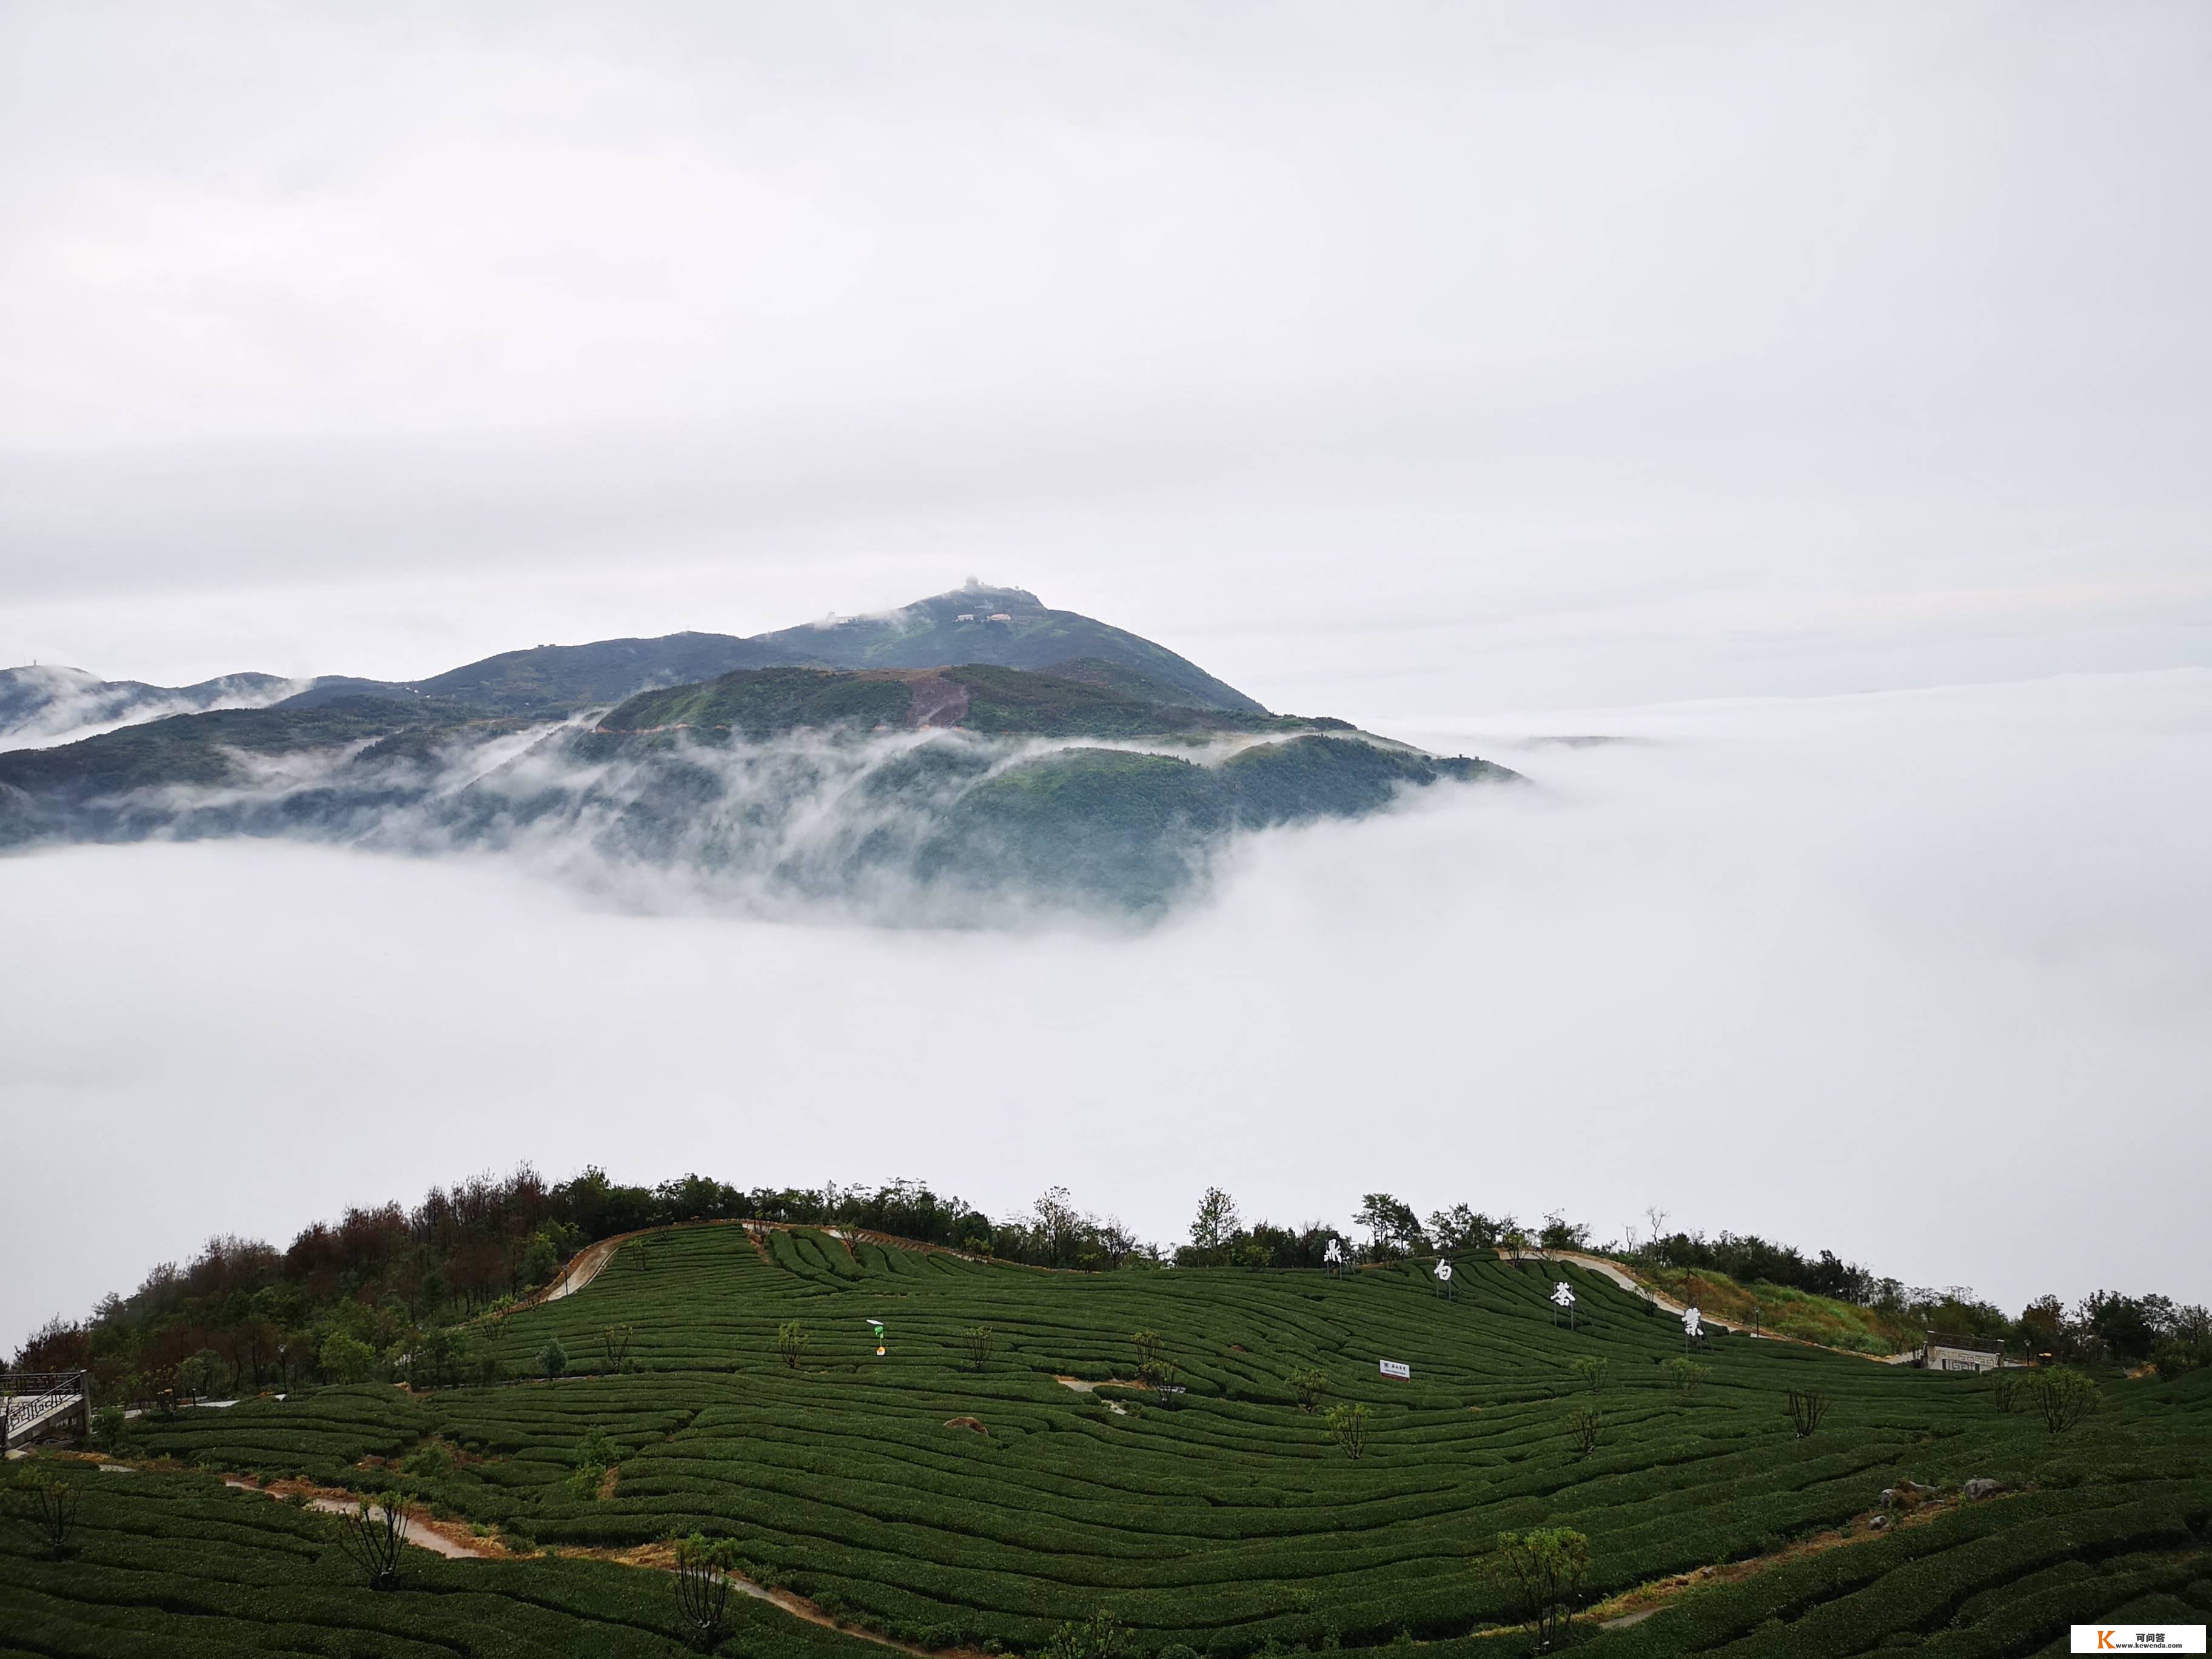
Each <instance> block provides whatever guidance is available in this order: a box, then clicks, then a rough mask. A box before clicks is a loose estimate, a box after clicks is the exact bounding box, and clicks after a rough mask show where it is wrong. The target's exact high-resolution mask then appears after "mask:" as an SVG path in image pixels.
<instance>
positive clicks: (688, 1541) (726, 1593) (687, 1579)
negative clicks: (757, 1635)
mask: <svg viewBox="0 0 2212 1659" xmlns="http://www.w3.org/2000/svg"><path fill="white" fill-rule="evenodd" d="M735 1553H736V1546H735V1545H733V1544H732V1543H731V1542H730V1541H729V1540H727V1539H726V1538H718V1539H716V1540H714V1541H713V1542H712V1543H709V1542H708V1541H707V1540H706V1539H705V1538H703V1537H702V1536H701V1535H700V1534H697V1533H696V1532H695V1533H693V1534H691V1535H690V1537H689V1538H685V1539H682V1540H679V1541H678V1543H677V1546H676V1611H677V1614H678V1618H679V1619H680V1620H682V1621H683V1625H684V1634H685V1635H687V1636H688V1637H690V1640H691V1645H692V1646H693V1647H695V1648H696V1649H697V1650H699V1651H700V1652H702V1653H711V1652H712V1651H713V1650H714V1645H715V1644H717V1643H718V1642H720V1640H721V1639H722V1631H723V1626H724V1624H725V1621H726V1619H727V1617H728V1614H729V1607H730V1571H731V1567H732V1564H733V1562H734V1559H735Z"/></svg>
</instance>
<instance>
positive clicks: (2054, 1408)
mask: <svg viewBox="0 0 2212 1659" xmlns="http://www.w3.org/2000/svg"><path fill="white" fill-rule="evenodd" d="M2027 1397H2028V1400H2029V1402H2030V1403H2031V1404H2033V1406H2034V1407H2035V1409H2036V1410H2037V1411H2039V1412H2040V1413H2042V1414H2043V1424H2044V1426H2045V1428H2047V1429H2049V1430H2050V1431H2051V1433H2053V1434H2063V1433H2065V1431H2067V1430H2069V1429H2070V1428H2072V1427H2073V1426H2074V1425H2075V1424H2076V1423H2079V1422H2080V1421H2081V1419H2083V1418H2085V1417H2087V1415H2088V1414H2089V1413H2091V1412H2093V1411H2094V1410H2096V1408H2097V1385H2096V1384H2095V1383H2093V1382H2092V1381H2090V1380H2089V1378H2087V1376H2083V1375H2082V1374H2081V1372H2080V1371H2077V1370H2075V1369H2074V1368H2073V1367H2072V1366H2070V1365H2052V1366H2051V1367H2049V1368H2048V1369H2046V1370H2039V1371H2037V1372H2035V1373H2034V1374H2033V1376H2030V1377H2029V1378H2028V1379H2027Z"/></svg>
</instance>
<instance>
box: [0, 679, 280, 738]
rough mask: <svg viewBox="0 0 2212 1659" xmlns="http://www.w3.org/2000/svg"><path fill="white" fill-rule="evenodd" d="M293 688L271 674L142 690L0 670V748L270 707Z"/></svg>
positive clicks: (134, 684)
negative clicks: (175, 717) (168, 717)
mask: <svg viewBox="0 0 2212 1659" xmlns="http://www.w3.org/2000/svg"><path fill="white" fill-rule="evenodd" d="M294 684H295V682H293V681H291V680H288V679H284V678H281V677H280V676H278V675H276V674H226V675H224V676H223V677H222V678H220V679H212V680H202V681H201V682H200V683H199V684H197V685H147V684H143V683H141V682H139V681H137V680H104V679H101V678H100V676H99V675H97V674H88V673H87V672H86V671H84V670H83V669H82V668H64V667H60V666H58V665H49V664H44V663H40V664H35V665H31V666H28V667H24V668H0V748H13V747H20V746H22V745H26V744H36V743H51V742H53V741H55V740H57V739H58V738H64V737H71V736H82V735H84V734H85V733H87V732H91V731H96V730H98V729H100V728H102V727H106V726H121V725H127V724H130V723H131V722H134V721H137V720H158V719H160V718H161V716H162V715H164V714H196V713H198V712H200V711H201V710H204V709H209V708H255V707H258V706H260V705H262V704H265V703H270V702H276V700H277V699H278V698H279V697H281V696H284V695H285V693H286V692H288V691H289V690H291V689H292V687H293V685H294Z"/></svg>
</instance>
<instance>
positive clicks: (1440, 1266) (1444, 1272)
mask: <svg viewBox="0 0 2212 1659" xmlns="http://www.w3.org/2000/svg"><path fill="white" fill-rule="evenodd" d="M1437 1278H1438V1279H1443V1282H1444V1283H1445V1284H1447V1285H1449V1284H1450V1283H1451V1263H1450V1262H1449V1261H1439V1262H1437Z"/></svg>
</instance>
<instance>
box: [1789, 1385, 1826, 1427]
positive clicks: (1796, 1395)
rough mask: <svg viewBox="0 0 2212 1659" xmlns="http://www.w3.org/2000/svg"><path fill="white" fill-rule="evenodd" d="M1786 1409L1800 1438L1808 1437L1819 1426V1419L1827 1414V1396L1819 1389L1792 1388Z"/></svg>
mask: <svg viewBox="0 0 2212 1659" xmlns="http://www.w3.org/2000/svg"><path fill="white" fill-rule="evenodd" d="M1786 1409H1787V1410H1788V1411H1789V1413H1790V1424H1791V1425H1792V1426H1793V1427H1795V1428H1796V1431H1797V1437H1798V1438H1799V1439H1800V1440H1806V1439H1809V1438H1811V1437H1812V1434H1813V1431H1814V1430H1815V1429H1817V1428H1819V1427H1820V1419H1822V1418H1824V1417H1826V1415H1827V1414H1828V1396H1827V1395H1826V1394H1825V1393H1823V1392H1822V1391H1821V1390H1820V1389H1790V1393H1789V1397H1788V1402H1787V1406H1786Z"/></svg>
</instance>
